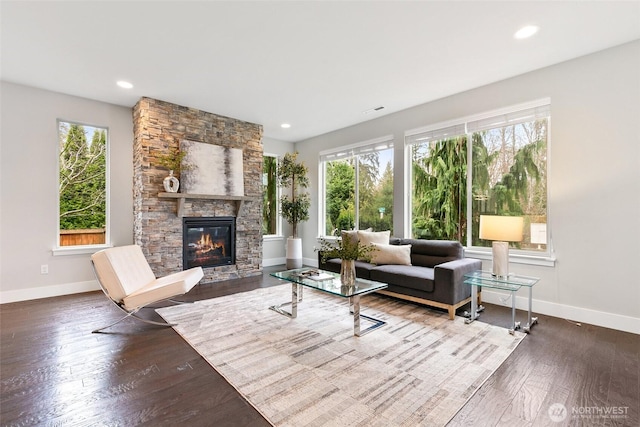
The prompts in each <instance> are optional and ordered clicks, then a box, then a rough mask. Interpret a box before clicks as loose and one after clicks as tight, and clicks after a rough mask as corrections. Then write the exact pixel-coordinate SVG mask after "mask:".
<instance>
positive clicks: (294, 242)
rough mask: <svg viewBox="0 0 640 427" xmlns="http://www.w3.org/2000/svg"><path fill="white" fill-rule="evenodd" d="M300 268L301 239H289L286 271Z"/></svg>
mask: <svg viewBox="0 0 640 427" xmlns="http://www.w3.org/2000/svg"><path fill="white" fill-rule="evenodd" d="M293 268H302V239H301V238H299V237H289V238H288V239H287V270H291V269H293Z"/></svg>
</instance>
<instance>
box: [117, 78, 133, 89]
mask: <svg viewBox="0 0 640 427" xmlns="http://www.w3.org/2000/svg"><path fill="white" fill-rule="evenodd" d="M116 84H117V85H118V86H120V87H121V88H123V89H132V88H133V85H132V84H131V83H129V82H125V81H124V80H118V81H117V82H116Z"/></svg>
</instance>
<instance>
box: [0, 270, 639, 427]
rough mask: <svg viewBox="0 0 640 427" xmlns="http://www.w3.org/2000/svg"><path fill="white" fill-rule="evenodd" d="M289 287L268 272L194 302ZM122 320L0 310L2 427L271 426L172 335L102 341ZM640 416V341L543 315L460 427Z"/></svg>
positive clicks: (79, 304)
mask: <svg viewBox="0 0 640 427" xmlns="http://www.w3.org/2000/svg"><path fill="white" fill-rule="evenodd" d="M270 270H273V269H267V270H266V271H270ZM278 284H280V283H279V282H278V281H277V280H276V279H273V278H271V277H269V276H268V274H267V273H265V275H264V276H263V277H257V278H250V279H241V280H235V281H228V282H222V283H215V284H207V285H198V286H197V287H196V288H194V290H193V291H192V292H190V293H189V294H188V295H186V296H185V297H184V299H185V300H200V299H206V298H213V297H217V296H221V295H227V294H233V293H237V292H244V291H249V290H252V289H255V288H258V287H267V286H274V285H278ZM462 310H464V308H463V309H462ZM143 311H144V313H145V316H147V317H148V318H149V319H155V320H160V318H159V316H157V314H156V313H155V312H154V311H153V310H143ZM524 314H525V313H521V312H518V315H519V317H520V318H521V319H522V318H524ZM120 316H121V312H120V311H119V310H117V309H116V308H115V307H113V306H112V305H111V303H110V302H108V301H107V299H106V298H105V297H104V295H103V294H102V293H101V292H90V293H85V294H78V295H70V296H64V297H56V298H47V299H41V300H34V301H25V302H19V303H11V304H3V305H0V322H1V323H0V332H1V335H0V360H1V368H0V380H1V389H0V423H1V424H2V426H32V425H39V426H54V425H55V426H96V425H101V426H137V425H149V426H174V425H188V426H234V427H237V426H268V425H269V423H268V422H267V421H265V420H264V419H263V418H262V417H261V416H260V414H259V413H258V412H257V411H256V410H255V409H254V408H253V407H252V406H251V405H249V404H248V403H247V402H246V401H245V400H244V399H243V398H242V397H241V396H240V395H239V394H238V393H237V392H236V391H235V389H234V388H233V387H232V386H230V385H229V384H228V383H227V382H226V381H225V380H224V379H223V378H222V377H221V376H220V375H218V374H217V372H216V371H215V370H214V369H213V368H211V367H210V366H209V364H208V363H207V362H205V361H204V359H202V358H201V357H200V356H199V355H198V354H197V353H196V352H195V351H194V350H193V349H192V348H191V347H190V346H189V345H187V344H186V343H185V342H184V341H183V340H182V338H180V337H179V336H178V334H176V333H175V332H174V331H173V330H172V329H171V328H165V327H160V326H152V325H147V324H143V323H142V322H137V321H134V320H131V319H128V320H126V321H124V322H122V323H120V324H118V325H116V326H114V327H112V328H110V329H108V330H107V333H100V334H92V333H91V330H93V329H96V328H98V327H101V326H104V325H106V324H108V323H109V322H112V321H115V320H117V319H118V318H119V317H120ZM480 320H481V321H484V322H488V323H492V324H496V325H500V326H507V324H508V322H509V320H510V310H509V309H508V308H507V307H502V306H496V305H487V308H486V310H485V311H484V313H482V315H481V318H480ZM505 333H507V332H505ZM560 405H564V406H560ZM639 406H640V336H639V335H635V334H630V333H624V332H620V331H615V330H611V329H605V328H600V327H596V326H592V325H587V324H584V323H583V324H582V325H581V326H577V325H576V324H575V323H572V322H569V321H567V320H564V319H558V318H553V317H548V316H539V324H538V325H536V326H535V327H534V328H533V329H532V332H531V334H529V336H527V337H526V338H525V339H524V341H523V342H522V343H521V344H520V345H519V346H518V348H517V349H516V350H515V351H514V353H513V354H512V355H511V356H510V357H509V358H508V359H507V361H506V362H505V363H504V364H503V365H502V366H501V367H500V368H499V369H498V370H497V371H496V373H495V374H494V375H492V376H491V378H489V380H488V381H487V382H486V383H485V384H484V385H483V386H482V387H481V389H480V390H479V391H478V392H477V393H476V394H475V395H474V396H473V397H472V398H471V399H470V401H469V402H468V403H467V404H466V405H465V406H464V408H463V409H462V410H461V411H460V412H459V413H458V414H457V415H456V417H455V418H454V419H453V420H452V421H451V423H450V425H452V426H462V425H465V426H468V425H472V426H496V425H504V426H529V425H531V426H539V425H549V426H552V425H553V426H555V425H576V426H591V425H607V426H608V425H621V426H622V425H624V426H639V425H640V415H639V414H640V407H639ZM550 408H551V415H552V416H553V417H556V418H554V419H558V418H557V417H560V418H561V417H562V415H563V414H564V415H566V418H565V419H564V421H562V422H558V423H556V422H554V421H553V419H552V416H550V415H549V411H550ZM563 408H564V410H565V411H566V412H562V410H563ZM612 412H615V413H613V414H612Z"/></svg>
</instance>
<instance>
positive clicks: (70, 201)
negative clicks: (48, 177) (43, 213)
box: [59, 124, 106, 230]
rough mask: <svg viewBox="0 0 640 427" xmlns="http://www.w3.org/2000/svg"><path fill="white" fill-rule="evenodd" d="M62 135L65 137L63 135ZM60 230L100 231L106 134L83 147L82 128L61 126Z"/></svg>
mask: <svg viewBox="0 0 640 427" xmlns="http://www.w3.org/2000/svg"><path fill="white" fill-rule="evenodd" d="M65 131H66V137H64V132H65ZM61 134H62V135H63V136H62V138H61V144H62V146H61V149H60V180H59V185H60V187H59V191H60V229H62V230H75V229H90V228H104V227H105V223H106V132H105V131H104V130H97V131H96V132H94V133H93V137H92V139H91V143H87V138H86V135H85V130H84V127H83V126H81V125H76V124H71V125H70V126H68V127H67V126H66V124H62V125H61Z"/></svg>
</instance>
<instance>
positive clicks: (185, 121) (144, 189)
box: [133, 98, 263, 283]
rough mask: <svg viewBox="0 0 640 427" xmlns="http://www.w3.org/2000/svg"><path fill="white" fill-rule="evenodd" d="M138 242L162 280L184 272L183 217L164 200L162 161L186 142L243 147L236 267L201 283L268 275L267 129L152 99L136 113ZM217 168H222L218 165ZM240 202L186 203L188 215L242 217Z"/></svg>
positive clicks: (210, 271) (214, 271) (209, 273)
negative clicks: (264, 139) (264, 219)
mask: <svg viewBox="0 0 640 427" xmlns="http://www.w3.org/2000/svg"><path fill="white" fill-rule="evenodd" d="M133 132H134V149H133V168H134V171H133V180H134V182H133V205H134V207H133V209H134V241H135V243H136V244H138V245H140V246H141V247H142V250H143V252H144V254H145V255H146V257H147V260H148V261H149V264H150V265H151V268H152V270H153V272H154V273H155V274H156V276H163V275H166V274H169V273H173V272H176V271H180V270H182V269H183V268H182V218H181V217H178V216H177V214H176V212H177V203H178V201H177V200H176V199H167V198H161V197H159V193H161V192H163V191H164V189H163V185H162V181H163V179H164V178H165V177H166V176H167V175H168V172H167V170H166V169H163V168H161V167H159V166H158V158H159V157H160V156H162V155H165V154H167V153H168V152H170V150H172V149H175V148H178V147H179V145H180V141H181V140H185V139H187V140H191V141H198V142H202V143H207V144H215V145H220V146H224V147H231V148H240V149H242V151H243V161H244V192H245V196H246V197H249V198H250V199H249V200H246V201H244V203H243V204H242V208H241V210H240V212H239V213H238V216H237V218H236V264H235V265H230V266H220V267H212V268H205V269H204V278H203V279H202V281H201V283H208V282H217V281H222V280H228V279H234V278H240V277H248V276H255V275H259V274H261V273H262V162H263V160H262V156H263V147H262V126H260V125H256V124H253V123H248V122H243V121H240V120H236V119H232V118H229V117H223V116H219V115H216V114H212V113H207V112H204V111H200V110H196V109H193V108H188V107H183V106H180V105H175V104H171V103H168V102H164V101H159V100H155V99H151V98H142V99H140V101H138V103H137V104H136V105H135V107H134V108H133ZM212 167H216V165H212ZM235 210H236V205H235V202H234V201H224V200H215V199H214V200H200V199H186V200H185V203H184V211H183V215H184V216H186V217H196V216H205V217H210V216H236V212H235Z"/></svg>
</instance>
